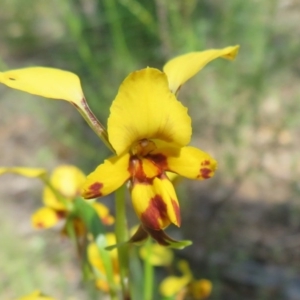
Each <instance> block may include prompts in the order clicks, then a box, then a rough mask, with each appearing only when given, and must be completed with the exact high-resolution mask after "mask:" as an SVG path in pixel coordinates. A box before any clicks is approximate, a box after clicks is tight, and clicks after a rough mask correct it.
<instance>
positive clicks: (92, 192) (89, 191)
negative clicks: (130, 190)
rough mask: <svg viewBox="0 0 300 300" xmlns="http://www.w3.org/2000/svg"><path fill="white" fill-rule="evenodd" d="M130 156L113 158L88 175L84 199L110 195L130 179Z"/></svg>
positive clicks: (83, 190)
mask: <svg viewBox="0 0 300 300" xmlns="http://www.w3.org/2000/svg"><path fill="white" fill-rule="evenodd" d="M128 168H129V154H128V153H126V154H124V155H122V156H113V157H111V158H109V159H107V160H105V161H104V163H103V164H101V165H100V166H98V168H97V169H96V170H95V171H94V172H92V173H91V174H90V175H88V177H87V180H86V182H85V184H84V186H83V188H82V193H81V194H82V197H84V198H86V199H91V198H96V197H101V196H105V195H108V194H110V193H112V192H113V191H115V190H116V189H118V188H119V187H120V186H121V185H122V184H124V183H125V181H126V180H128V179H129V177H130V173H129V171H128Z"/></svg>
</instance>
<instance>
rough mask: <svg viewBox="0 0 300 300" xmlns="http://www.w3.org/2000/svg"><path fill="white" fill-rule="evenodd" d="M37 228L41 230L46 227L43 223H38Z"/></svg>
mask: <svg viewBox="0 0 300 300" xmlns="http://www.w3.org/2000/svg"><path fill="white" fill-rule="evenodd" d="M36 227H37V228H40V229H43V228H45V226H44V224H43V223H42V222H38V223H36Z"/></svg>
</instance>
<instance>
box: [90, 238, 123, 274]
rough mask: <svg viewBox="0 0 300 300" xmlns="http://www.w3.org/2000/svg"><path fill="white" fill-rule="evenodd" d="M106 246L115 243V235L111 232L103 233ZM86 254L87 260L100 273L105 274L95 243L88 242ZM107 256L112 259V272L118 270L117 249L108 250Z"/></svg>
mask: <svg viewBox="0 0 300 300" xmlns="http://www.w3.org/2000/svg"><path fill="white" fill-rule="evenodd" d="M105 238H106V242H107V246H111V245H114V244H116V236H115V235H114V234H113V233H107V234H106V235H105ZM87 256H88V261H89V262H90V264H91V265H92V266H93V267H95V268H96V269H97V270H98V271H99V272H100V273H101V274H104V275H105V274H106V273H105V268H104V264H103V260H102V258H101V255H100V252H99V249H98V247H97V245H96V243H90V244H89V245H88V249H87ZM109 256H110V258H111V259H112V264H113V268H114V272H117V271H118V269H119V268H118V250H117V249H114V250H111V251H109Z"/></svg>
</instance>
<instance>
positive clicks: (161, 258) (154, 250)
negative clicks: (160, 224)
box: [140, 244, 174, 266]
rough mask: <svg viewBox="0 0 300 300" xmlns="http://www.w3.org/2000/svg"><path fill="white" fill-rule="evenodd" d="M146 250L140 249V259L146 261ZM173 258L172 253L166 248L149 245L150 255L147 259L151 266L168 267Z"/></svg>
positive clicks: (144, 248)
mask: <svg viewBox="0 0 300 300" xmlns="http://www.w3.org/2000/svg"><path fill="white" fill-rule="evenodd" d="M147 251H148V250H147V248H146V247H145V246H143V247H141V249H140V256H141V258H142V259H144V260H145V259H147ZM173 258H174V253H173V251H172V250H170V249H169V248H167V247H163V246H161V245H159V244H152V245H151V255H150V257H149V259H150V264H151V265H153V266H170V265H171V263H172V261H173Z"/></svg>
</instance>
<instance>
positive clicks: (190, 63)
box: [163, 46, 239, 94]
mask: <svg viewBox="0 0 300 300" xmlns="http://www.w3.org/2000/svg"><path fill="white" fill-rule="evenodd" d="M238 50H239V46H231V47H226V48H223V49H211V50H206V51H201V52H191V53H187V54H184V55H180V56H177V57H175V58H173V59H171V60H169V61H168V62H167V63H166V64H165V65H164V67H163V71H164V72H165V73H166V74H167V77H168V82H169V87H170V90H171V91H172V92H173V93H174V94H175V93H176V92H177V91H178V89H179V88H180V86H181V85H183V84H184V83H185V82H186V81H188V80H189V79H190V78H192V77H193V76H195V75H196V74H197V73H198V72H199V71H200V70H201V69H203V68H204V67H205V66H206V65H207V64H208V63H209V62H211V61H212V60H214V59H216V58H219V57H222V58H226V59H229V60H233V59H234V58H235V57H236V55H237V53H238Z"/></svg>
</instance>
